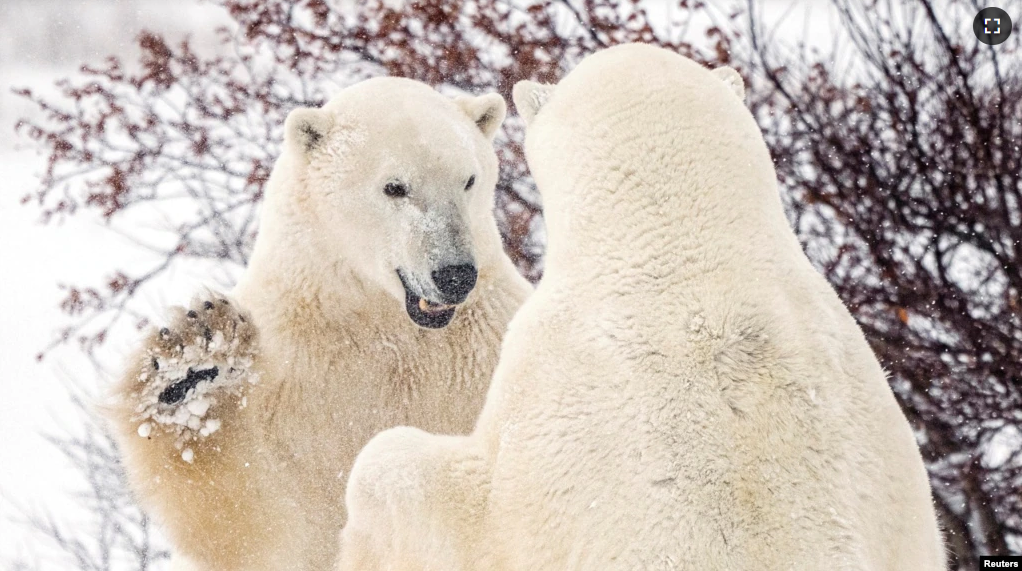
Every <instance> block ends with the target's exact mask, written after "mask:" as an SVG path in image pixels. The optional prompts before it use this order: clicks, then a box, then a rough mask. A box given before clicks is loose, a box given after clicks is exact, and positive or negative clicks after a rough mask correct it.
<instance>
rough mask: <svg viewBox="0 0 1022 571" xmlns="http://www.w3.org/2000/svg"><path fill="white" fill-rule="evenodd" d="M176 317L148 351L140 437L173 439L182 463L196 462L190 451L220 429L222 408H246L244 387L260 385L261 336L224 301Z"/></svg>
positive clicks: (138, 397)
mask: <svg viewBox="0 0 1022 571" xmlns="http://www.w3.org/2000/svg"><path fill="white" fill-rule="evenodd" d="M173 312H174V316H173V318H172V319H171V323H170V324H169V325H168V326H167V327H164V328H162V329H159V330H158V331H154V332H153V333H152V334H151V335H150V337H149V339H148V340H147V342H146V345H145V347H144V349H143V353H142V354H143V359H142V363H141V366H140V370H139V371H138V376H137V380H138V383H137V384H136V385H135V387H136V390H135V391H134V394H133V395H132V396H133V397H134V399H135V402H136V403H137V406H136V407H135V413H136V414H135V417H134V418H135V419H136V420H137V421H139V426H138V434H139V436H141V437H143V438H151V437H154V436H162V435H168V434H169V435H171V436H172V437H174V438H175V445H176V446H177V448H178V449H180V450H181V451H182V453H181V457H182V460H184V461H186V462H192V461H193V460H194V455H195V452H194V450H193V448H192V447H190V446H187V445H188V444H189V443H190V442H193V441H196V440H201V439H203V438H205V437H207V436H209V435H210V434H212V433H214V432H216V431H217V430H219V429H220V419H219V418H217V415H216V411H217V410H218V409H217V404H218V403H221V404H222V403H223V402H224V401H226V400H227V399H228V397H241V398H239V399H238V402H241V403H244V398H243V391H244V390H245V387H246V386H248V385H250V384H254V383H255V382H256V381H257V380H258V374H257V373H256V372H255V371H253V369H252V366H253V362H254V359H255V354H256V350H257V332H256V329H255V326H254V325H253V324H252V320H251V319H250V318H249V317H248V316H247V315H246V314H245V312H244V311H243V310H242V309H241V308H240V307H239V306H238V305H237V304H236V303H234V302H231V301H229V300H227V299H226V298H223V297H219V296H206V297H204V298H200V299H198V300H196V301H195V302H194V303H193V304H192V307H191V308H189V309H188V310H185V309H183V308H175V309H174V310H173Z"/></svg>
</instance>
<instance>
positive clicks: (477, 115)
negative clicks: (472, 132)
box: [455, 93, 507, 139]
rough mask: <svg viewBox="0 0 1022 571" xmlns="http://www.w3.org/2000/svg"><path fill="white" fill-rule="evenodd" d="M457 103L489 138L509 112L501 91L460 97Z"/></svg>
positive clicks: (494, 133)
mask: <svg viewBox="0 0 1022 571" xmlns="http://www.w3.org/2000/svg"><path fill="white" fill-rule="evenodd" d="M455 103H457V104H458V105H459V106H460V107H461V109H462V110H463V111H464V112H465V114H466V115H468V116H469V118H470V119H472V122H473V123H475V124H476V126H477V127H479V130H480V131H482V132H483V135H486V137H487V138H488V139H492V138H493V137H494V135H496V134H497V129H500V125H501V123H503V122H504V116H505V115H506V114H507V103H504V98H503V97H501V96H500V94H499V93H487V94H486V95H480V96H479V97H458V98H457V99H455Z"/></svg>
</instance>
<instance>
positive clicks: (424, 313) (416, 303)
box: [397, 270, 457, 329]
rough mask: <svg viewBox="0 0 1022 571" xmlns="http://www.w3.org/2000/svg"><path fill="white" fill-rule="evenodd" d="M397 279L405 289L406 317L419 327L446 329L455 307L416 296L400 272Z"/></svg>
mask: <svg viewBox="0 0 1022 571" xmlns="http://www.w3.org/2000/svg"><path fill="white" fill-rule="evenodd" d="M397 277H398V278H400V280H401V285H402V286H404V288H405V311H407V312H408V317H410V318H411V320H412V321H413V322H414V323H415V324H416V325H418V326H419V327H425V328H427V329H441V328H443V327H447V324H448V323H450V322H451V319H453V318H454V312H455V310H456V309H457V306H455V305H447V304H444V303H437V302H435V301H431V300H428V299H426V298H424V297H422V296H420V295H418V294H416V293H415V292H413V291H412V288H411V287H409V286H408V282H407V281H405V277H404V275H402V274H401V271H400V270H398V272H397Z"/></svg>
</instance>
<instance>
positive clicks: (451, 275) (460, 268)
mask: <svg viewBox="0 0 1022 571" xmlns="http://www.w3.org/2000/svg"><path fill="white" fill-rule="evenodd" d="M478 276H479V273H478V272H477V271H476V267H475V266H474V265H472V264H458V265H456V266H444V267H442V268H440V269H439V270H436V271H434V272H433V283H435V284H436V288H437V289H438V290H440V294H441V295H443V296H444V299H442V300H441V301H443V302H444V303H461V302H463V301H465V298H466V297H468V292H470V291H472V288H474V287H475V285H476V278H477V277H478Z"/></svg>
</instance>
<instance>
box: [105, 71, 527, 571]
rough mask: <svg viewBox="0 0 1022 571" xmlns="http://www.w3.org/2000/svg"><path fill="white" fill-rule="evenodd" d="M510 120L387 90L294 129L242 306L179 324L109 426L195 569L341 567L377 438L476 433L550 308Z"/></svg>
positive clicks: (365, 94)
mask: <svg viewBox="0 0 1022 571" xmlns="http://www.w3.org/2000/svg"><path fill="white" fill-rule="evenodd" d="M504 114H505V104H504V101H503V99H502V98H501V97H500V96H499V95H497V94H490V95H484V96H480V97H463V98H459V99H450V98H448V97H445V96H443V95H441V94H439V93H437V92H435V91H434V90H432V89H430V88H429V87H427V86H425V85H423V84H420V83H417V82H414V81H410V80H405V79H396V78H379V79H371V80H368V81H365V82H362V83H359V84H357V85H354V86H352V87H349V88H347V89H345V90H343V91H341V92H340V93H339V94H338V95H336V96H335V97H334V98H333V99H331V100H330V102H329V103H327V104H326V105H325V106H324V107H323V108H321V109H298V110H295V111H293V112H292V113H291V114H290V115H289V117H288V119H287V122H286V125H285V145H284V150H283V152H282V155H281V156H280V158H279V159H278V161H277V163H276V165H275V167H274V170H273V173H272V176H271V177H270V180H269V183H268V186H267V194H266V198H265V204H264V206H263V209H262V214H261V225H260V233H259V236H258V239H257V241H256V245H255V249H254V253H253V255H252V258H251V261H250V264H249V267H248V268H247V270H246V272H245V274H244V275H243V277H242V279H241V280H240V282H239V284H238V286H237V288H236V289H235V290H234V291H233V292H232V295H230V296H221V295H215V294H212V293H209V294H207V295H205V296H202V297H200V298H199V299H197V300H196V301H195V302H194V304H193V306H192V307H191V309H190V310H188V311H186V310H185V309H183V308H182V309H178V310H176V311H175V314H174V316H173V318H172V319H171V322H170V324H169V326H168V327H165V328H163V329H161V330H158V331H154V332H153V333H152V334H151V335H150V337H149V338H148V340H147V341H146V342H145V343H144V345H143V347H142V348H141V350H140V351H139V352H138V354H137V357H136V358H135V359H134V360H133V362H132V365H131V366H130V368H129V370H128V371H127V373H126V374H125V375H124V377H123V379H122V381H121V382H120V383H119V384H118V385H117V386H116V387H115V390H114V399H113V401H114V402H113V404H112V405H111V406H110V408H109V416H110V418H111V420H112V425H113V427H114V429H115V432H116V434H117V436H118V440H119V444H120V446H121V449H122V451H123V458H124V462H125V465H126V466H127V470H128V474H129V478H130V482H131V484H132V486H133V488H134V491H135V492H136V493H137V495H138V497H139V499H140V500H141V501H142V503H143V504H144V505H145V506H146V507H147V508H148V509H149V510H151V512H152V513H153V514H154V515H156V516H157V518H158V520H159V521H161V522H162V523H163V525H164V527H165V529H166V531H167V532H168V534H169V536H170V539H171V542H172V544H173V547H174V551H175V567H176V568H178V569H201V570H206V571H214V570H215V571H231V570H242V569H243V570H246V571H253V570H267V571H269V570H272V571H282V570H290V569H295V570H299V569H300V570H302V571H308V570H314V569H332V568H333V567H334V565H335V564H336V550H337V537H338V533H339V531H340V529H341V527H342V525H343V522H344V518H345V512H344V508H343V503H342V501H341V500H342V498H343V494H344V489H345V483H346V481H347V475H348V473H349V471H350V467H351V464H352V462H353V460H354V458H355V455H356V453H357V452H358V451H359V450H360V449H361V448H362V447H363V445H364V444H365V443H366V442H367V441H368V440H369V439H370V437H372V436H373V435H374V434H376V433H378V432H379V431H381V430H382V429H385V428H388V427H392V426H397V425H403V424H411V425H413V426H417V427H421V428H423V429H426V430H430V431H437V432H445V433H460V434H465V433H467V432H469V431H470V430H471V429H472V425H473V423H474V421H475V419H476V417H477V416H478V413H479V411H480V409H481V408H482V404H483V401H484V397H485V394H486V390H487V387H488V384H489V379H490V378H491V377H492V372H493V368H494V366H495V364H496V361H497V355H498V349H499V344H500V340H501V338H502V336H503V334H504V331H505V329H506V326H507V323H508V321H509V320H510V319H511V316H512V315H513V313H514V312H515V310H516V309H517V308H518V307H519V305H520V304H521V302H522V301H523V300H524V299H525V297H526V296H527V295H528V294H529V293H531V290H532V288H531V286H530V285H529V284H528V283H527V282H526V281H525V280H524V279H523V278H521V277H520V276H519V274H518V272H517V271H516V269H515V268H514V266H513V264H512V263H511V261H510V260H509V259H508V258H507V257H506V255H505V254H504V252H503V250H502V242H501V238H500V235H499V233H498V231H497V227H496V223H495V220H494V217H493V212H492V210H493V205H494V186H495V184H496V181H497V175H498V161H497V157H496V154H495V152H494V150H493V146H492V140H493V137H494V136H495V134H496V132H497V130H498V128H499V126H500V124H501V122H502V121H503V118H504ZM452 265H453V266H458V267H461V268H463V269H464V268H468V267H470V266H471V267H473V268H475V270H474V271H475V272H476V275H475V276H473V275H469V274H470V272H468V271H467V270H466V272H462V274H457V275H455V277H454V278H450V276H448V277H445V278H443V279H444V280H446V281H445V282H444V283H445V284H447V286H451V287H448V288H447V289H444V288H442V287H441V285H439V284H441V282H440V281H437V280H439V279H440V278H437V277H436V276H437V275H438V273H437V272H442V269H443V268H445V267H446V268H449V267H453V266H452ZM444 275H446V274H444ZM459 276H460V277H459ZM452 280H453V281H452ZM458 280H462V281H460V282H459V281H458ZM473 283H474V288H473V287H472V284H473ZM442 290H443V291H442ZM448 290H452V291H453V290H457V291H455V292H454V293H450V291H448ZM469 291H470V293H467V292H469ZM445 292H446V293H445ZM466 293H467V298H464V296H465V295H466ZM463 298H464V299H463ZM427 300H428V301H427ZM413 318H414V319H417V320H418V321H416V322H414V323H413V321H412V319H413ZM417 323H418V324H417ZM448 323H449V324H448ZM445 324H446V327H443V326H444V325H445Z"/></svg>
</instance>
